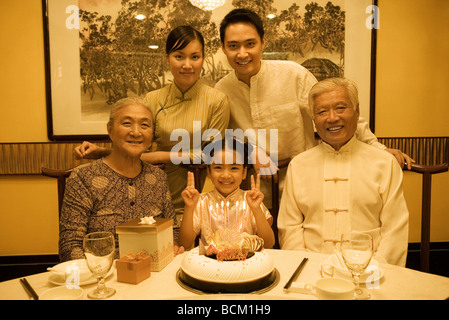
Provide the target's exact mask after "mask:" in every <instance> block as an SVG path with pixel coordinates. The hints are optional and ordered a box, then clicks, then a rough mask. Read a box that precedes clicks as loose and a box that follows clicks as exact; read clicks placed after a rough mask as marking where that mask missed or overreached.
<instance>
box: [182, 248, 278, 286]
mask: <svg viewBox="0 0 449 320" xmlns="http://www.w3.org/2000/svg"><path fill="white" fill-rule="evenodd" d="M181 269H182V271H183V272H184V273H186V274H187V275H188V276H190V277H192V278H194V279H197V280H200V281H205V282H213V283H246V282H251V281H255V280H258V279H261V278H263V277H266V276H267V275H270V274H271V273H272V272H273V270H274V262H273V259H272V258H271V256H270V255H269V254H268V253H266V252H265V251H264V250H262V251H260V252H255V253H254V255H253V256H251V257H249V258H247V259H245V260H242V261H217V260H216V259H213V258H210V257H207V256H205V255H200V254H199V250H198V247H196V248H194V249H192V250H190V252H189V253H188V254H187V255H186V256H185V257H184V259H183V261H182V263H181Z"/></svg>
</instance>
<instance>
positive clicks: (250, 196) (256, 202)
mask: <svg viewBox="0 0 449 320" xmlns="http://www.w3.org/2000/svg"><path fill="white" fill-rule="evenodd" d="M263 198H264V195H263V193H262V192H260V174H257V178H256V181H254V176H251V190H249V191H248V193H247V194H246V201H248V205H249V207H250V208H251V209H253V210H254V209H257V208H259V207H260V204H261V203H262V201H263Z"/></svg>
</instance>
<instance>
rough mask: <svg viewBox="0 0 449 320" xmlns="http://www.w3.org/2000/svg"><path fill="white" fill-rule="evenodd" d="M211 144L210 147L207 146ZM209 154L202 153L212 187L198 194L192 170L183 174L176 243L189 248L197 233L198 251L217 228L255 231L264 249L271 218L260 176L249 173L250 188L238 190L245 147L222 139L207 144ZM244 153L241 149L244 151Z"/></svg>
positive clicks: (244, 164)
mask: <svg viewBox="0 0 449 320" xmlns="http://www.w3.org/2000/svg"><path fill="white" fill-rule="evenodd" d="M209 146H211V147H212V148H209ZM209 146H208V147H206V148H205V149H204V150H206V149H209V150H211V152H210V157H208V155H207V154H206V155H205V156H206V161H205V162H206V163H207V164H208V167H207V175H208V177H209V178H210V180H211V182H212V184H213V185H214V187H215V188H214V190H213V191H211V192H207V193H201V194H200V193H199V192H198V190H196V189H195V186H194V176H193V173H192V172H188V174H187V187H186V188H185V189H184V191H183V192H182V198H183V199H184V203H185V207H184V215H183V218H182V225H181V229H180V233H179V244H180V245H181V246H183V247H184V248H186V249H187V248H190V247H191V246H192V244H193V242H194V240H195V238H196V236H197V235H199V234H201V239H200V244H199V253H200V254H204V253H205V246H207V243H208V241H209V240H210V239H211V238H212V237H213V235H214V233H215V231H217V230H219V229H233V230H235V231H237V232H239V233H243V232H246V233H248V234H252V235H254V234H256V235H258V236H259V237H260V238H262V239H263V240H264V247H265V248H272V247H273V245H274V233H273V230H272V229H271V223H272V222H273V217H272V216H271V214H270V212H269V211H268V209H267V208H266V207H265V205H264V204H263V203H262V201H263V198H264V195H263V193H261V192H260V176H259V175H257V178H256V181H254V176H251V190H248V191H244V190H241V189H240V184H241V182H242V180H244V179H245V178H246V172H247V161H246V159H247V158H248V157H247V156H245V155H247V154H248V153H247V148H246V146H245V145H243V144H242V143H240V142H238V141H236V140H234V139H225V140H221V141H217V142H214V143H212V145H209ZM244 150H245V151H246V152H245V151H244Z"/></svg>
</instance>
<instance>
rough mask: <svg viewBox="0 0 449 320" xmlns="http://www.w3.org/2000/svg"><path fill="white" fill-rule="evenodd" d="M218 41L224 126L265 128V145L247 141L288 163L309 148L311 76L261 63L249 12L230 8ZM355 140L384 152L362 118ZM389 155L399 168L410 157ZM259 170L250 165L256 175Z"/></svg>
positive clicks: (285, 65)
mask: <svg viewBox="0 0 449 320" xmlns="http://www.w3.org/2000/svg"><path fill="white" fill-rule="evenodd" d="M220 39H221V44H222V49H223V52H224V54H225V55H226V57H227V59H228V61H229V64H230V65H231V66H232V68H233V69H234V72H231V73H230V74H228V75H227V76H225V77H224V78H223V79H221V80H220V81H219V82H218V83H217V84H216V85H215V88H216V89H218V90H220V91H222V92H224V93H225V94H226V95H227V96H228V98H229V101H230V106H231V119H230V123H229V126H230V128H231V129H234V130H235V129H242V130H243V131H246V130H248V129H253V130H254V132H255V134H256V135H257V132H258V130H263V129H265V130H266V141H264V142H266V145H265V147H262V146H261V145H260V143H259V141H256V139H255V137H254V136H253V137H249V140H250V142H251V143H252V144H253V145H257V146H258V147H259V150H260V149H262V150H263V151H264V152H266V153H267V154H268V155H270V153H271V152H273V151H275V152H277V155H273V154H271V156H272V157H273V156H277V159H279V160H284V159H288V158H290V159H293V157H295V156H296V155H298V154H299V153H301V152H303V151H305V150H307V149H309V148H311V147H313V146H315V144H316V141H315V137H314V129H313V124H312V111H311V110H310V108H309V106H308V103H307V99H308V94H309V91H310V88H311V87H312V86H313V85H314V84H315V83H316V82H317V80H316V79H315V77H314V76H313V74H312V73H311V72H309V71H308V70H307V69H306V68H304V67H302V66H301V65H299V64H297V63H295V62H293V61H278V60H262V51H263V48H264V45H265V38H264V29H263V23H262V20H261V19H260V17H259V16H258V15H257V14H256V13H254V12H253V11H251V10H248V9H234V10H232V11H231V12H229V13H228V14H227V15H226V16H225V17H224V19H223V21H222V22H221V25H220ZM270 129H275V130H277V131H270ZM250 131H251V130H250ZM273 133H277V148H276V146H273V145H270V141H271V139H270V137H271V136H270V135H271V134H273ZM356 136H357V138H358V139H360V140H361V141H363V142H366V143H368V144H372V145H375V146H376V147H378V148H381V149H385V146H383V145H382V144H380V143H379V142H377V138H376V136H375V135H374V134H373V133H372V132H371V131H370V129H369V126H368V123H367V122H366V121H365V120H363V119H359V121H358V125H357V131H356ZM274 138H276V137H274ZM273 141H276V139H273ZM276 149H277V150H276ZM389 151H390V152H392V153H395V156H396V157H397V159H398V161H399V163H400V165H401V166H403V165H404V158H405V159H407V163H408V164H410V158H408V156H406V155H404V154H402V152H400V151H399V150H389ZM260 167H262V166H261V165H259V164H256V165H255V169H256V171H258V170H259V168H260ZM285 172H286V168H284V170H281V171H280V172H279V175H280V181H281V184H280V188H281V190H282V181H283V177H284V176H285ZM261 173H262V174H264V173H263V172H261ZM272 173H276V170H274V171H272ZM270 188H271V184H269V183H266V181H265V183H262V185H261V190H262V191H263V192H264V193H265V195H266V199H267V200H268V199H269V198H270V197H269V195H271V192H270V191H269V190H270ZM267 205H269V203H267Z"/></svg>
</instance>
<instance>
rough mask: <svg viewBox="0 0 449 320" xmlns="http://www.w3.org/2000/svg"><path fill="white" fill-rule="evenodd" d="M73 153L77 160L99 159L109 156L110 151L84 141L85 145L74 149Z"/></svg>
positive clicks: (82, 144)
mask: <svg viewBox="0 0 449 320" xmlns="http://www.w3.org/2000/svg"><path fill="white" fill-rule="evenodd" d="M73 153H74V154H75V158H76V159H77V160H81V159H99V158H101V157H104V156H107V155H108V154H109V153H110V150H109V149H106V148H102V147H99V146H97V145H96V144H93V143H91V142H89V141H83V143H81V144H80V145H79V146H77V147H75V148H74V149H73Z"/></svg>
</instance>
